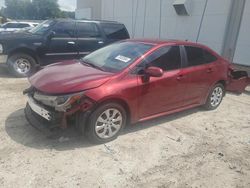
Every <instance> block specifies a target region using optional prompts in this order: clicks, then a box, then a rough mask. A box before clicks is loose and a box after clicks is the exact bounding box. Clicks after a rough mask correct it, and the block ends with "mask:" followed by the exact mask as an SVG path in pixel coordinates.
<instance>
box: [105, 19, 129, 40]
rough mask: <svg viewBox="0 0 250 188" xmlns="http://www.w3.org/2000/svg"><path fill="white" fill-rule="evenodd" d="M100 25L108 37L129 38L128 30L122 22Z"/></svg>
mask: <svg viewBox="0 0 250 188" xmlns="http://www.w3.org/2000/svg"><path fill="white" fill-rule="evenodd" d="M101 26H102V28H103V31H104V33H105V35H106V36H107V38H108V39H118V40H122V39H127V38H129V36H128V31H127V29H126V28H125V26H124V25H123V24H110V23H104V24H101Z"/></svg>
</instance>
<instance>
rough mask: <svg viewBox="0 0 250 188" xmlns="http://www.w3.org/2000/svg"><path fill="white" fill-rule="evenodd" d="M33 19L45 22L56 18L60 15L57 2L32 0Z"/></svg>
mask: <svg viewBox="0 0 250 188" xmlns="http://www.w3.org/2000/svg"><path fill="white" fill-rule="evenodd" d="M32 8H33V12H34V14H33V19H38V20H45V19H48V18H56V17H58V16H59V15H60V9H59V5H58V2H57V0H33V1H32Z"/></svg>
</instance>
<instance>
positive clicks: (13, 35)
mask: <svg viewBox="0 0 250 188" xmlns="http://www.w3.org/2000/svg"><path fill="white" fill-rule="evenodd" d="M29 38H33V39H34V38H41V36H39V35H34V34H32V33H29V32H26V31H20V32H14V31H12V32H10V31H2V32H1V33H0V40H5V41H9V40H17V39H29Z"/></svg>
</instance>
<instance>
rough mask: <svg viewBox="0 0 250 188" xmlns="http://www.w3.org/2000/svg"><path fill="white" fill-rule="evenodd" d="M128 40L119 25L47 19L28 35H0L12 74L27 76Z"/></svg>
mask: <svg viewBox="0 0 250 188" xmlns="http://www.w3.org/2000/svg"><path fill="white" fill-rule="evenodd" d="M128 38H129V33H128V31H127V29H126V27H125V26H124V24H121V23H118V22H111V21H93V20H63V19H54V20H47V21H45V22H43V23H41V24H40V25H38V26H37V27H35V28H33V29H31V30H28V31H25V32H16V33H8V34H7V33H6V34H0V59H1V60H2V61H6V63H7V65H8V69H9V71H10V72H11V73H12V74H14V75H15V76H17V77H25V76H27V75H29V74H31V73H33V72H34V71H36V69H37V67H39V66H45V65H48V64H51V63H54V62H57V61H61V60H67V59H78V58H81V57H83V56H85V55H87V54H89V53H90V52H92V51H94V50H97V49H99V48H101V47H103V46H106V45H108V44H110V43H113V42H116V41H118V40H123V39H128Z"/></svg>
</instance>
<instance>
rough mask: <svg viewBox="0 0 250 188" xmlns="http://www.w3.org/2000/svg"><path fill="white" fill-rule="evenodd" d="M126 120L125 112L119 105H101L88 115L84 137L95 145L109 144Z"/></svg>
mask: <svg viewBox="0 0 250 188" xmlns="http://www.w3.org/2000/svg"><path fill="white" fill-rule="evenodd" d="M126 120H127V115H126V111H125V110H124V108H123V107H122V106H121V105H120V104H117V103H106V104H103V105H101V106H99V107H98V108H97V109H96V110H95V111H94V112H93V113H92V114H91V115H90V117H89V121H88V124H87V127H86V136H87V137H88V139H89V140H90V141H91V142H93V143H95V144H102V143H106V142H110V141H112V140H114V139H116V138H117V136H118V135H119V134H120V132H121V130H122V129H123V128H124V126H125V125H126Z"/></svg>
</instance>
